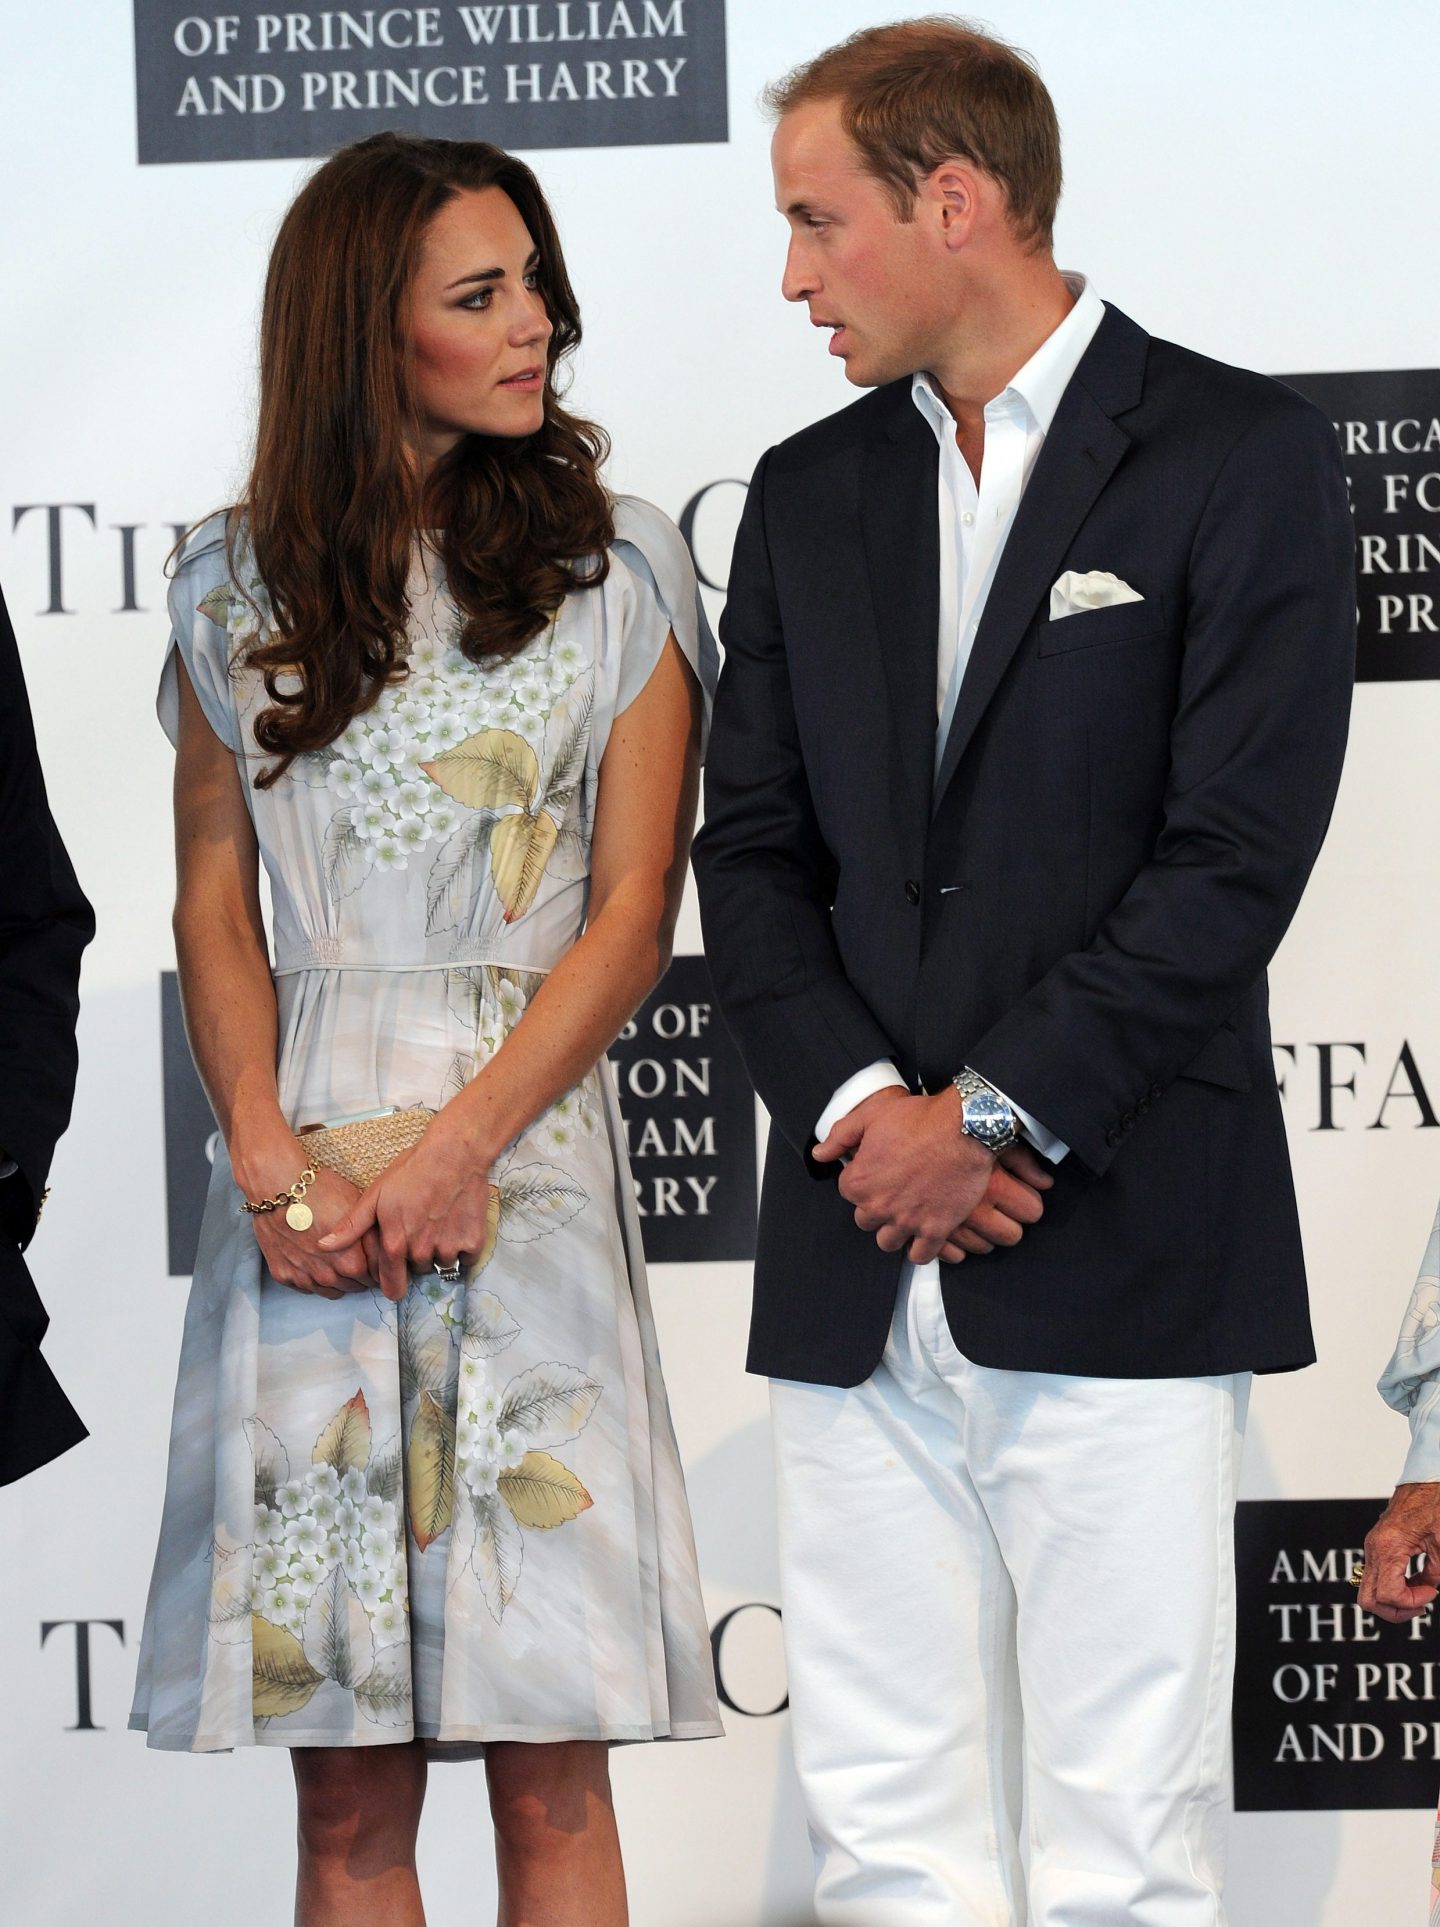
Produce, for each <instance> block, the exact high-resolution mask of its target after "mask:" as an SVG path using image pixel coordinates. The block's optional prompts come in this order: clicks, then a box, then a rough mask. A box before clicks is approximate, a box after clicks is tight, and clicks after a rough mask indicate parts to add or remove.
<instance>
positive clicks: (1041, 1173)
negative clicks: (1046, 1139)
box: [940, 1144, 1055, 1265]
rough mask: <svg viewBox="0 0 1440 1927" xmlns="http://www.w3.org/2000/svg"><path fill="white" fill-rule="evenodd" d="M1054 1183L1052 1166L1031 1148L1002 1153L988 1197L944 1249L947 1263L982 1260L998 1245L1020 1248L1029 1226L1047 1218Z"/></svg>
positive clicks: (1013, 1148) (1020, 1146)
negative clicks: (970, 1259) (1017, 1246)
mask: <svg viewBox="0 0 1440 1927" xmlns="http://www.w3.org/2000/svg"><path fill="white" fill-rule="evenodd" d="M1054 1182H1055V1177H1054V1173H1053V1172H1052V1171H1051V1169H1050V1166H1049V1165H1048V1164H1046V1162H1045V1160H1044V1159H1043V1158H1041V1157H1039V1156H1037V1154H1036V1153H1035V1152H1034V1151H1032V1150H1031V1149H1030V1147H1029V1145H1028V1144H1012V1145H1011V1146H1010V1149H1009V1150H1008V1151H1002V1152H1001V1153H1000V1156H999V1159H998V1161H997V1163H996V1166H995V1170H994V1172H993V1173H992V1175H991V1178H990V1184H989V1187H988V1189H987V1190H986V1193H985V1196H984V1197H983V1198H982V1199H981V1201H980V1203H979V1204H978V1205H977V1206H976V1207H975V1209H974V1210H973V1211H972V1212H971V1213H970V1216H969V1217H968V1218H967V1219H966V1220H965V1222H964V1224H962V1225H957V1226H956V1228H955V1229H954V1231H952V1232H951V1234H950V1237H949V1240H948V1241H947V1243H946V1244H944V1245H943V1246H942V1247H941V1250H940V1256H941V1258H942V1259H943V1261H944V1262H945V1263H946V1264H947V1265H958V1264H959V1263H960V1261H961V1259H962V1258H964V1257H965V1256H966V1254H967V1253H968V1254H969V1255H970V1256H971V1257H981V1256H983V1255H984V1254H986V1253H987V1252H991V1251H993V1250H994V1249H995V1247H996V1245H1002V1246H1004V1245H1018V1244H1019V1242H1020V1240H1021V1239H1022V1238H1023V1237H1024V1235H1025V1227H1026V1225H1031V1224H1038V1223H1039V1222H1040V1220H1041V1218H1042V1217H1043V1216H1044V1214H1045V1193H1046V1192H1047V1191H1048V1190H1049V1189H1050V1188H1051V1186H1052V1185H1053V1184H1054Z"/></svg>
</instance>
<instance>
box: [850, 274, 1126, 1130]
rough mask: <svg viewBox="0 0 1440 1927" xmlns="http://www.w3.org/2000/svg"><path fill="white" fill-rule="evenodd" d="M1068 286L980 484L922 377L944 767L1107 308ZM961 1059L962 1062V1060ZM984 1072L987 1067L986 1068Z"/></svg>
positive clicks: (1004, 402) (999, 424) (997, 424)
mask: <svg viewBox="0 0 1440 1927" xmlns="http://www.w3.org/2000/svg"><path fill="white" fill-rule="evenodd" d="M1065 283H1066V286H1067V287H1068V288H1069V289H1070V291H1071V293H1072V294H1073V295H1074V296H1075V305H1074V307H1073V308H1071V310H1070V312H1069V314H1067V315H1066V317H1065V319H1064V320H1063V321H1062V322H1061V323H1060V325H1059V327H1058V328H1056V329H1055V331H1054V332H1053V333H1052V334H1049V335H1047V336H1046V337H1045V339H1044V341H1042V342H1041V344H1040V346H1039V347H1038V348H1037V349H1036V350H1035V352H1034V354H1033V355H1031V357H1030V359H1029V360H1028V361H1027V362H1026V363H1025V366H1024V367H1023V368H1022V369H1020V371H1019V373H1018V374H1016V375H1014V376H1013V377H1012V378H1011V380H1010V381H1009V382H1008V383H1007V385H1006V386H1005V388H1003V389H1002V390H1001V392H1000V393H999V394H998V395H997V396H996V397H995V399H994V400H993V401H989V402H987V403H986V404H985V451H984V455H983V458H982V460H981V464H980V481H979V485H978V487H977V485H976V481H975V477H974V476H973V475H972V474H971V472H970V465H969V463H968V462H967V461H966V460H965V457H964V456H963V455H962V454H961V453H960V447H959V444H958V442H957V441H956V424H955V418H954V416H953V415H952V414H951V413H950V410H949V409H948V408H947V407H946V405H945V403H944V401H943V399H942V398H941V395H940V391H939V389H938V388H937V387H936V386H935V384H934V383H933V382H932V381H931V379H930V377H929V375H926V374H918V375H916V376H915V378H914V381H913V383H912V394H913V396H914V401H915V406H916V407H917V408H918V409H919V410H920V413H921V414H922V415H923V416H924V417H925V419H926V421H928V422H929V424H930V426H931V428H932V429H933V430H934V431H935V439H936V440H937V441H938V442H939V444H940V472H939V515H940V636H939V647H938V650H937V652H936V663H935V707H936V714H937V718H938V722H937V727H936V731H935V769H936V772H937V773H938V771H939V769H940V763H941V759H942V757H943V756H944V754H945V742H946V738H947V737H948V736H949V734H950V722H951V718H952V717H953V716H954V714H955V704H956V700H957V698H958V697H959V694H960V685H961V683H962V681H963V680H964V677H965V671H966V668H967V667H968V665H969V662H970V652H971V650H972V649H973V648H974V646H975V632H976V631H977V629H978V628H979V627H980V618H981V617H982V616H983V615H984V613H985V604H986V602H987V601H988V600H989V596H990V588H991V585H992V583H993V582H994V580H995V573H996V570H997V569H998V568H999V565H1000V557H1001V556H1002V555H1003V554H1004V552H1005V544H1006V541H1007V540H1008V539H1009V535H1010V530H1011V527H1012V526H1013V524H1014V521H1015V514H1016V511H1017V510H1018V509H1019V507H1020V498H1021V496H1022V495H1023V494H1024V493H1025V485H1026V483H1027V482H1028V481H1029V480H1030V476H1031V473H1032V471H1033V470H1034V467H1035V462H1036V458H1037V457H1038V456H1039V453H1040V450H1041V449H1042V448H1043V447H1044V446H1045V437H1046V435H1047V434H1048V433H1049V431H1050V424H1051V423H1052V422H1053V421H1054V419H1055V411H1056V409H1057V408H1058V407H1059V406H1060V397H1061V396H1062V395H1063V394H1064V392H1065V390H1066V388H1067V387H1068V386H1069V383H1070V378H1071V376H1072V375H1073V374H1074V373H1075V370H1076V368H1077V367H1078V366H1079V365H1080V358H1081V356H1082V355H1083V354H1084V353H1085V350H1086V349H1087V348H1088V347H1089V346H1090V343H1091V341H1092V340H1093V339H1094V336H1095V330H1096V329H1097V328H1098V327H1099V326H1100V323H1101V322H1102V321H1103V320H1104V318H1105V304H1104V302H1103V301H1102V300H1101V299H1100V297H1099V295H1098V294H1096V292H1095V290H1094V289H1093V288H1092V287H1091V286H1090V284H1089V283H1088V282H1087V281H1086V280H1085V278H1084V276H1083V275H1078V274H1067V275H1066V276H1065ZM963 1068H964V1066H963V1065H960V1064H957V1065H956V1066H955V1069H956V1070H957V1071H959V1070H962V1069H963ZM981 1074H982V1075H983V1072H982V1073H981ZM896 1084H898V1085H900V1086H901V1087H902V1088H903V1087H904V1085H905V1080H904V1078H903V1077H902V1076H901V1075H900V1073H899V1071H898V1070H896V1068H895V1066H894V1065H893V1064H892V1063H890V1062H888V1061H881V1062H879V1063H875V1064H868V1065H866V1067H865V1069H864V1070H860V1071H856V1072H855V1074H854V1076H853V1077H849V1078H847V1079H846V1080H845V1082H844V1083H843V1084H842V1085H841V1086H840V1088H839V1090H837V1091H836V1092H835V1095H834V1096H833V1097H832V1098H831V1100H830V1102H829V1103H828V1104H827V1105H826V1107H825V1109H824V1111H823V1112H822V1113H821V1116H820V1120H819V1122H818V1123H817V1124H816V1126H815V1135H816V1137H817V1138H824V1137H826V1136H828V1135H829V1133H830V1131H831V1130H832V1129H833V1127H834V1126H835V1125H836V1124H837V1123H838V1122H839V1121H840V1119H841V1118H842V1117H844V1116H845V1115H846V1113H847V1112H849V1111H852V1110H854V1108H855V1106H856V1105H857V1104H859V1103H860V1102H861V1101H862V1099H864V1098H867V1097H869V1096H871V1095H872V1094H873V1093H874V1092H876V1091H882V1090H885V1089H887V1088H888V1087H889V1086H891V1085H896ZM1001 1096H1002V1097H1005V1099H1006V1102H1007V1103H1008V1104H1009V1105H1010V1107H1011V1109H1012V1110H1013V1111H1014V1112H1015V1114H1016V1116H1017V1117H1018V1118H1019V1119H1020V1120H1021V1122H1022V1124H1023V1125H1024V1127H1025V1135H1026V1137H1027V1138H1028V1139H1029V1140H1030V1142H1031V1144H1033V1145H1034V1147H1035V1149H1036V1150H1037V1151H1039V1152H1040V1154H1041V1155H1042V1156H1043V1157H1047V1158H1049V1159H1050V1160H1051V1161H1052V1162H1053V1163H1056V1164H1058V1163H1059V1161H1060V1159H1061V1158H1063V1157H1064V1156H1065V1155H1066V1153H1067V1151H1068V1149H1069V1147H1068V1146H1067V1145H1066V1144H1064V1143H1062V1142H1061V1140H1060V1139H1059V1138H1057V1137H1056V1136H1055V1135H1054V1134H1053V1133H1052V1132H1050V1131H1047V1130H1046V1129H1045V1127H1044V1126H1043V1125H1042V1124H1040V1123H1038V1122H1037V1121H1036V1119H1034V1118H1033V1117H1031V1116H1030V1114H1029V1112H1027V1111H1025V1110H1023V1109H1022V1108H1021V1106H1020V1105H1019V1104H1017V1103H1016V1102H1015V1100H1014V1099H1013V1098H1010V1097H1008V1096H1006V1093H1004V1092H1003V1091H1002V1092H1001Z"/></svg>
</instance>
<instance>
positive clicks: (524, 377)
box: [500, 368, 545, 394]
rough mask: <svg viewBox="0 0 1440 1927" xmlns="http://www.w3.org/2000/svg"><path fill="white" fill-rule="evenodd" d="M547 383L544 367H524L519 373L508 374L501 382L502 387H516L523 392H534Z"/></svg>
mask: <svg viewBox="0 0 1440 1927" xmlns="http://www.w3.org/2000/svg"><path fill="white" fill-rule="evenodd" d="M544 385H545V370H544V369H543V368H524V369H522V370H521V372H520V373H519V374H518V375H507V376H506V377H505V379H504V381H502V382H501V383H500V386H501V387H502V388H516V389H519V390H520V391H521V393H522V394H534V393H535V392H536V391H537V390H538V389H541V388H543V387H544Z"/></svg>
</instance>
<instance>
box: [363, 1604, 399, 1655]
mask: <svg viewBox="0 0 1440 1927" xmlns="http://www.w3.org/2000/svg"><path fill="white" fill-rule="evenodd" d="M405 1622H406V1612H405V1608H404V1607H403V1606H402V1605H401V1604H400V1603H399V1602H398V1600H394V1599H391V1600H388V1601H387V1602H386V1603H385V1604H384V1605H382V1606H377V1607H376V1609H375V1611H374V1612H373V1613H372V1614H371V1615H370V1630H371V1631H372V1632H373V1633H374V1635H375V1644H376V1646H377V1647H381V1648H383V1647H386V1646H395V1645H398V1644H399V1642H400V1641H401V1640H402V1639H404V1637H405V1635H406V1632H407V1630H408V1629H407V1627H406V1623H405Z"/></svg>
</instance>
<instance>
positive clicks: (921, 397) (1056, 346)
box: [910, 274, 1105, 441]
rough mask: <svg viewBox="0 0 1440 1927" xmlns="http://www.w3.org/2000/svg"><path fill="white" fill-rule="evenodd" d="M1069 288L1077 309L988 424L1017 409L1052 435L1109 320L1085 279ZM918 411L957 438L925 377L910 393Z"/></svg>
mask: <svg viewBox="0 0 1440 1927" xmlns="http://www.w3.org/2000/svg"><path fill="white" fill-rule="evenodd" d="M1064 280H1065V285H1066V287H1068V288H1069V290H1070V292H1071V293H1072V294H1073V295H1074V296H1075V305H1074V307H1073V308H1071V310H1070V312H1069V314H1067V315H1066V317H1065V319H1064V320H1063V321H1062V322H1061V323H1060V325H1059V327H1058V328H1056V329H1054V330H1053V332H1052V333H1050V334H1048V335H1047V336H1046V337H1045V339H1044V340H1043V341H1042V342H1041V343H1040V346H1039V347H1038V348H1037V349H1036V350H1035V352H1034V354H1033V355H1031V357H1030V359H1029V360H1028V361H1027V362H1026V363H1025V365H1024V367H1023V368H1021V369H1020V370H1019V371H1018V372H1017V373H1016V374H1014V375H1012V376H1011V378H1010V380H1009V382H1008V383H1007V384H1006V386H1005V387H1004V388H1003V389H1002V390H1001V392H1000V393H999V394H998V395H996V396H995V398H994V399H993V400H992V401H989V402H987V403H986V404H985V413H986V416H987V418H990V419H993V418H994V416H995V415H999V414H1003V413H1006V412H1008V411H1009V410H1010V409H1011V408H1013V407H1014V406H1015V405H1016V404H1017V403H1019V404H1023V405H1024V406H1025V407H1026V408H1028V409H1029V411H1030V414H1031V416H1032V418H1033V420H1034V422H1035V426H1036V427H1037V428H1038V429H1039V430H1040V433H1041V434H1042V435H1048V434H1049V432H1050V424H1051V423H1052V422H1053V421H1054V419H1055V411H1056V410H1057V409H1058V408H1059V406H1060V397H1061V396H1062V395H1063V394H1064V393H1065V390H1066V389H1067V388H1068V387H1069V385H1070V378H1071V376H1072V375H1073V374H1074V373H1075V370H1076V369H1077V368H1078V367H1079V366H1080V361H1081V358H1082V357H1083V355H1084V353H1085V350H1086V349H1087V348H1088V347H1089V346H1090V343H1091V342H1092V341H1093V340H1094V338H1095V331H1096V330H1097V329H1098V328H1099V326H1100V323H1101V322H1102V321H1103V320H1104V319H1105V303H1104V302H1103V301H1102V300H1101V299H1100V297H1099V295H1098V294H1096V292H1095V290H1094V288H1093V287H1092V285H1091V284H1090V282H1088V281H1087V280H1086V279H1085V277H1084V275H1083V274H1066V275H1065V277H1064ZM910 392H911V395H912V397H913V399H914V402H915V406H916V407H917V408H918V409H919V410H920V412H921V414H922V415H923V416H924V417H925V419H926V420H927V421H928V422H929V423H930V426H931V427H932V428H933V429H934V430H935V432H936V434H937V435H938V436H940V437H941V439H942V441H943V440H944V439H946V438H948V437H952V436H953V434H954V429H955V423H954V418H953V417H952V416H951V413H950V410H949V409H948V408H947V407H946V406H945V403H944V401H943V400H942V399H941V396H940V390H939V389H938V388H937V387H936V385H935V383H934V382H933V381H932V380H931V378H930V376H929V375H927V374H925V373H924V372H923V371H922V372H921V373H919V374H917V375H916V376H915V377H914V378H913V380H912V382H911V388H910Z"/></svg>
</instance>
